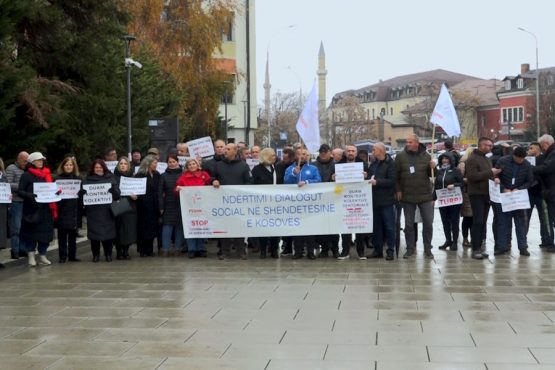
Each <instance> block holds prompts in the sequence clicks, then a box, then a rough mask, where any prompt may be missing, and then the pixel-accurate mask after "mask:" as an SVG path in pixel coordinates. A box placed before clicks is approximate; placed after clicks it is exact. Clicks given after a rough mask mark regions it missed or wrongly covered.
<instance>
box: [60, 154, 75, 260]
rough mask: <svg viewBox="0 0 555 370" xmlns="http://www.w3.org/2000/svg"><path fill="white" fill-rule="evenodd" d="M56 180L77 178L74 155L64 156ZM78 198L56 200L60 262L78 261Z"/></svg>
mask: <svg viewBox="0 0 555 370" xmlns="http://www.w3.org/2000/svg"><path fill="white" fill-rule="evenodd" d="M56 175H57V177H56V180H79V181H81V177H79V167H78V165H77V162H76V161H75V158H74V157H70V156H68V157H65V158H64V160H63V161H62V163H60V165H59V166H58V169H57V170H56ZM80 208H81V207H80V203H79V199H78V198H75V199H62V200H61V201H59V202H58V214H59V216H58V222H57V227H58V256H59V257H60V263H65V262H66V260H69V261H71V262H78V261H80V260H79V259H78V258H77V255H76V253H77V229H78V227H79V225H80V222H79V221H80V218H81V212H80Z"/></svg>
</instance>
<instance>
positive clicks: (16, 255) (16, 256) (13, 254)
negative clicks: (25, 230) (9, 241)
mask: <svg viewBox="0 0 555 370" xmlns="http://www.w3.org/2000/svg"><path fill="white" fill-rule="evenodd" d="M10 258H11V259H12V260H18V259H19V253H15V252H14V251H13V250H11V251H10Z"/></svg>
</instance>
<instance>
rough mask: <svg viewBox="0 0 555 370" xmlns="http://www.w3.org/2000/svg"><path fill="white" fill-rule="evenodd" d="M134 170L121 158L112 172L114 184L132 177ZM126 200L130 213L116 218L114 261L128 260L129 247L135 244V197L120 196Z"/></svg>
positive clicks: (126, 160) (132, 195) (133, 195)
mask: <svg viewBox="0 0 555 370" xmlns="http://www.w3.org/2000/svg"><path fill="white" fill-rule="evenodd" d="M134 171H135V168H134V166H133V164H132V163H130V162H129V159H127V157H121V158H120V159H119V161H118V164H117V166H116V168H115V170H114V175H115V177H116V183H117V184H120V183H121V178H122V177H133V172H134ZM121 198H127V201H128V202H129V205H130V206H131V211H129V212H125V213H123V214H121V215H119V216H117V217H116V259H118V260H129V259H131V256H130V255H129V247H130V246H131V244H135V243H137V204H136V203H137V195H135V194H131V195H127V196H122V197H121Z"/></svg>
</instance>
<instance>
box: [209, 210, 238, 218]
mask: <svg viewBox="0 0 555 370" xmlns="http://www.w3.org/2000/svg"><path fill="white" fill-rule="evenodd" d="M212 216H220V217H222V216H245V213H244V212H243V210H242V209H241V208H212Z"/></svg>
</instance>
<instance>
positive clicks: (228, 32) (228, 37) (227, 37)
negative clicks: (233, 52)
mask: <svg viewBox="0 0 555 370" xmlns="http://www.w3.org/2000/svg"><path fill="white" fill-rule="evenodd" d="M234 19H235V16H233V17H232V18H231V20H230V22H229V24H228V25H227V27H226V29H225V30H224V33H223V40H224V41H228V42H230V41H235V40H234V39H235V35H234V34H233V22H234Z"/></svg>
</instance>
